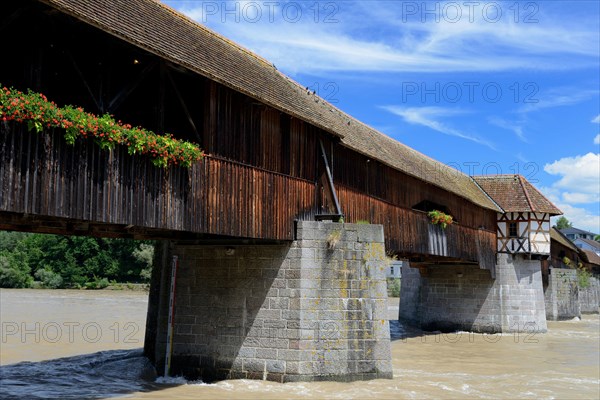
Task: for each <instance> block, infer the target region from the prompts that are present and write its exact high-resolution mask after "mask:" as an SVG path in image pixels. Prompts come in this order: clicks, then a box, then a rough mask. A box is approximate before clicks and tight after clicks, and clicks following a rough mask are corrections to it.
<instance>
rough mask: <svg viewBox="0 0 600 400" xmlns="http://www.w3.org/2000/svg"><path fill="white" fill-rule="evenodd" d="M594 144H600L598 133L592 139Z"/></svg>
mask: <svg viewBox="0 0 600 400" xmlns="http://www.w3.org/2000/svg"><path fill="white" fill-rule="evenodd" d="M594 144H600V133H599V134H597V135H596V137H595V138H594Z"/></svg>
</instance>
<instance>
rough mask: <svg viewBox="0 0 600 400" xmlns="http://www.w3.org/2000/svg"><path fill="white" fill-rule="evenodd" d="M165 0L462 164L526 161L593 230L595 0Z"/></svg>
mask: <svg viewBox="0 0 600 400" xmlns="http://www.w3.org/2000/svg"><path fill="white" fill-rule="evenodd" d="M163 2H164V3H165V4H167V5H169V6H171V7H173V8H175V9H177V10H178V11H180V12H182V13H184V14H186V15H187V16H189V17H190V18H192V19H194V20H195V21H197V22H198V23H200V24H203V25H205V26H207V27H209V28H211V29H213V30H214V31H216V32H218V33H220V34H222V35H224V36H225V37H227V38H229V39H231V40H233V41H235V42H237V43H238V44H240V45H242V46H244V47H246V48H247V49H249V50H251V51H253V52H255V53H257V54H258V55H260V56H262V57H264V58H266V59H267V60H269V61H270V62H272V63H273V64H274V65H275V66H276V67H277V69H278V70H280V71H281V72H283V73H284V74H286V75H288V76H289V77H291V78H292V79H294V80H296V81H297V82H299V83H300V84H301V85H302V86H308V87H309V88H311V89H312V90H315V91H316V93H317V94H319V95H320V96H321V97H323V98H324V99H325V100H328V101H329V102H331V103H332V104H334V105H335V106H337V107H339V108H340V109H341V110H343V111H344V112H346V113H348V114H350V115H352V116H353V117H355V118H357V119H359V120H361V121H362V122H364V123H366V124H367V125H370V126H372V127H373V128H375V129H377V130H379V131H380V132H382V133H384V134H386V135H388V136H390V137H392V138H394V139H396V140H398V141H400V142H402V143H404V144H406V145H408V146H410V147H412V148H414V149H416V150H418V151H420V152H422V153H424V154H426V155H428V156H430V157H433V158H435V159H437V160H439V161H441V162H443V163H445V164H448V165H450V166H452V167H454V168H457V169H459V170H461V171H462V172H464V173H466V174H469V175H481V174H497V173H502V174H514V173H518V174H521V175H523V176H524V177H525V178H526V179H528V180H529V181H530V182H532V183H533V184H534V185H535V186H536V187H538V188H539V189H540V190H541V191H542V193H544V194H545V195H546V196H547V197H548V198H549V199H550V200H552V201H553V202H554V204H555V205H556V206H557V207H558V208H560V209H561V210H562V211H563V213H564V215H565V216H566V217H567V218H568V219H569V220H570V221H571V222H573V224H574V226H576V227H578V228H581V229H585V230H590V231H592V232H595V233H600V22H599V21H600V2H599V1H598V0H569V1H555V0H540V1H515V0H512V1H495V2H487V1H470V0H467V1H399V0H387V1H379V0H361V1H353V0H342V1H313V0H309V1H277V0H273V1H270V0H265V1H173V0H163Z"/></svg>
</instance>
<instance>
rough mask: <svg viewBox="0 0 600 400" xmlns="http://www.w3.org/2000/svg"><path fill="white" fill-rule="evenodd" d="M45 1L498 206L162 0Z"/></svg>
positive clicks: (458, 176) (363, 149) (459, 177)
mask: <svg viewBox="0 0 600 400" xmlns="http://www.w3.org/2000/svg"><path fill="white" fill-rule="evenodd" d="M38 1H42V2H44V3H47V4H49V5H51V6H52V7H54V8H56V9H58V10H60V11H62V12H64V13H66V14H68V15H71V16H73V17H75V18H77V19H79V20H81V21H83V22H85V23H87V24H89V25H92V26H95V27H97V28H98V29H101V30H102V31H105V32H107V33H109V34H111V35H114V36H116V37H118V38H120V39H122V40H125V41H127V42H129V43H131V44H133V45H135V46H137V47H140V48H143V49H145V50H146V51H148V52H150V53H153V54H155V55H157V56H159V57H162V58H163V59H165V60H168V61H170V62H172V63H174V64H177V65H180V66H183V67H185V68H187V69H189V70H191V71H193V72H195V73H197V74H199V75H202V76H204V77H207V78H209V79H212V80H214V81H216V82H219V83H221V84H223V85H225V86H227V87H230V88H232V89H234V90H236V91H238V92H241V93H244V94H246V95H248V96H250V97H252V98H255V99H257V100H259V101H261V102H263V103H265V104H267V105H269V106H271V107H273V108H275V109H278V110H280V111H283V112H285V113H287V114H289V115H291V116H293V117H296V118H298V119H301V120H303V121H306V122H308V123H310V124H312V125H314V126H316V127H319V128H321V129H323V130H324V131H326V132H329V133H330V134H332V135H335V136H337V137H340V138H341V140H342V144H344V145H345V146H346V147H349V148H351V149H353V150H355V151H357V152H359V153H362V154H364V155H366V156H368V157H369V158H372V159H374V160H378V161H380V162H382V163H383V164H386V165H388V166H390V167H392V168H394V169H397V170H399V171H402V172H404V173H406V174H408V175H411V176H414V177H416V178H419V179H421V180H423V181H425V182H428V183H430V184H433V185H436V186H438V187H441V188H443V189H445V190H447V191H449V192H452V193H454V194H456V195H458V196H461V197H463V198H465V199H467V200H469V201H471V202H473V203H475V204H477V205H479V206H481V207H485V208H488V209H493V210H496V211H498V207H497V206H496V205H495V204H494V203H493V202H492V201H491V200H490V199H489V198H488V197H487V196H486V195H485V193H483V192H482V191H481V190H480V189H479V188H478V187H477V185H476V184H475V183H474V182H473V181H472V180H471V179H470V178H469V176H467V175H465V174H463V173H460V172H458V171H457V170H455V169H454V168H451V167H449V166H447V165H445V164H442V163H440V162H438V161H435V160H433V159H431V158H429V157H427V156H425V155H423V154H421V153H419V152H417V151H416V150H413V149H411V148H409V147H407V146H405V145H403V144H401V143H399V142H397V141H396V140H394V139H392V138H390V137H388V136H385V135H383V134H382V133H380V132H378V131H376V130H375V129H373V128H371V127H369V126H367V125H365V124H363V123H361V122H359V121H357V120H356V119H354V118H352V117H351V116H349V115H347V114H345V113H344V112H342V111H340V110H339V109H337V108H336V107H334V106H332V105H331V104H329V103H328V102H326V101H325V100H323V99H322V98H320V97H319V96H316V95H314V94H312V93H311V92H309V91H307V90H306V89H305V88H304V87H302V86H300V85H299V84H298V83H296V82H294V81H293V80H291V79H290V78H288V77H286V76H285V75H283V74H282V73H280V72H279V71H277V69H276V68H275V66H274V65H273V64H272V63H270V62H268V61H266V60H265V59H263V58H261V57H259V56H257V55H256V54H253V53H252V52H250V51H248V50H246V49H244V48H242V47H241V46H239V45H238V44H236V43H234V42H232V41H230V40H228V39H226V38H224V37H223V36H221V35H219V34H217V33H215V32H213V31H211V30H210V29H208V28H206V27H205V26H202V25H200V24H198V23H196V22H195V21H193V20H191V19H189V18H188V17H186V16H184V15H183V14H181V13H179V12H177V11H175V10H173V9H171V8H169V7H167V6H165V5H163V4H160V3H158V2H157V1H154V0H38Z"/></svg>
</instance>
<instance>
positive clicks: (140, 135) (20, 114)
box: [0, 85, 204, 168]
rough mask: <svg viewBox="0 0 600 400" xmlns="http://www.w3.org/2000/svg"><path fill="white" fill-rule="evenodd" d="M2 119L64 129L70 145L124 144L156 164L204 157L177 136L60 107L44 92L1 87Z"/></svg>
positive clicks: (186, 164) (187, 163)
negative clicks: (81, 141)
mask: <svg viewBox="0 0 600 400" xmlns="http://www.w3.org/2000/svg"><path fill="white" fill-rule="evenodd" d="M0 86H2V85H0ZM0 120H2V121H16V122H26V123H27V127H28V129H29V130H30V131H31V130H35V131H36V132H38V133H40V132H41V131H42V130H43V129H44V128H62V129H64V132H65V134H64V137H65V140H66V141H67V143H68V144H70V145H73V144H75V140H76V139H77V138H83V139H93V140H94V141H95V142H96V143H97V144H98V145H99V146H100V147H101V148H102V149H112V148H114V146H115V145H123V146H126V147H127V152H128V153H129V154H144V155H148V156H150V157H151V158H152V163H153V164H154V165H156V166H157V167H164V168H166V167H167V166H169V165H181V166H184V167H188V168H189V167H190V166H191V165H192V163H194V162H195V161H199V160H200V159H202V157H203V156H204V153H203V152H202V150H200V148H199V147H198V146H197V145H195V144H193V143H190V142H186V141H184V140H178V139H175V138H174V137H173V136H172V135H170V134H164V135H158V134H156V133H154V132H152V131H149V130H146V129H143V128H139V127H132V126H131V125H128V124H123V123H122V122H121V121H118V122H117V121H115V120H114V118H113V117H112V116H111V115H109V114H105V115H103V116H101V117H98V116H96V115H94V114H90V113H87V112H85V111H84V110H83V109H82V108H79V107H78V108H75V107H73V106H65V107H59V106H57V105H56V104H55V103H54V102H52V101H48V99H47V98H46V96H44V95H43V94H41V93H35V92H32V91H31V90H28V91H27V93H23V92H20V91H18V90H15V89H13V88H7V87H2V89H1V90H0Z"/></svg>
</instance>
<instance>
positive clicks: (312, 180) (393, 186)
mask: <svg viewBox="0 0 600 400" xmlns="http://www.w3.org/2000/svg"><path fill="white" fill-rule="evenodd" d="M0 7H1V9H0V15H2V22H1V24H0V32H2V34H3V35H4V37H7V38H10V40H6V43H5V44H4V54H10V59H11V62H10V63H7V62H4V63H2V64H1V65H0V83H1V84H2V85H4V86H6V87H14V88H15V89H18V90H21V91H25V90H27V89H31V90H33V91H36V92H39V93H43V94H45V95H46V96H47V97H48V99H50V100H53V101H55V102H56V103H57V104H59V105H65V104H72V105H74V106H78V107H82V108H83V109H84V110H85V111H88V112H91V113H95V114H98V115H102V114H105V113H110V114H112V115H114V116H115V118H116V119H118V120H121V121H123V122H125V123H128V124H131V125H134V126H138V125H139V126H141V127H143V128H146V129H150V130H153V131H155V132H158V133H162V132H169V133H171V134H173V135H174V136H175V137H177V138H181V139H186V140H190V141H193V142H195V143H197V144H199V145H200V147H201V148H202V149H203V150H204V151H205V153H206V157H205V158H204V159H203V160H202V161H200V162H197V163H195V164H194V165H193V166H192V167H191V168H189V169H186V168H179V167H172V168H169V169H167V170H164V169H160V168H154V167H153V166H152V165H151V164H150V162H149V161H148V160H147V159H144V157H140V156H134V157H131V156H129V155H128V154H127V151H126V149H125V148H123V147H122V146H117V147H116V148H115V149H114V150H113V151H112V152H106V151H101V150H100V149H99V148H98V147H97V146H96V145H94V144H93V143H91V142H93V141H92V140H78V141H77V142H76V143H75V145H74V146H69V145H67V144H66V143H65V142H64V140H63V139H62V135H61V132H55V131H54V130H44V132H43V133H42V134H36V133H30V132H28V130H27V125H26V124H25V123H16V122H10V123H3V124H2V136H1V140H2V142H1V146H2V147H1V148H2V153H1V154H2V160H1V161H2V162H1V164H0V177H1V179H2V180H1V189H2V190H1V191H0V211H1V212H2V213H3V218H2V220H1V222H0V228H3V229H25V230H30V231H40V232H53V233H74V234H94V235H114V236H127V237H138V238H170V237H190V235H196V236H198V237H205V236H206V235H218V236H220V237H223V238H225V237H229V238H231V237H236V238H247V239H268V240H292V239H293V238H294V221H297V220H314V219H315V217H319V216H320V215H321V216H322V217H323V218H328V217H329V218H332V219H334V220H335V219H337V218H338V217H339V216H341V215H343V217H344V220H345V221H346V222H356V221H367V222H369V223H373V224H383V225H384V230H385V238H386V247H387V249H388V251H390V252H393V253H397V254H401V255H404V256H411V257H420V258H421V259H422V260H428V259H429V258H430V257H429V256H439V255H443V256H445V258H444V259H440V260H448V261H452V260H453V259H455V260H459V259H460V260H463V261H471V262H480V261H481V262H483V263H484V264H487V265H489V264H490V263H492V264H493V262H494V259H493V253H494V247H495V230H496V228H495V220H496V211H498V208H497V207H496V206H495V205H494V203H493V202H492V201H490V200H489V199H488V198H487V197H486V195H485V194H484V193H483V192H482V191H481V190H479V188H478V187H477V185H476V184H475V183H474V182H473V181H472V180H471V179H470V178H469V177H468V176H466V175H463V174H461V173H458V172H457V171H455V170H454V169H452V168H450V167H448V166H446V165H444V164H441V163H439V162H437V161H435V160H432V159H430V158H428V157H426V156H424V155H422V154H420V153H418V152H416V151H415V150H412V149H410V148H408V147H406V146H404V145H402V144H401V143H398V142H397V141H395V140H393V139H391V138H389V137H387V136H385V135H383V134H381V133H379V132H377V131H375V130H373V129H372V128H370V127H368V126H366V125H364V124H362V123H361V122H359V121H357V120H355V119H353V118H352V117H350V116H349V115H346V114H344V113H343V112H342V111H340V110H339V109H337V108H335V107H334V106H332V105H331V104H329V103H327V102H326V101H324V100H323V99H321V98H319V97H318V96H316V95H314V94H313V93H312V92H310V91H307V90H306V89H305V88H303V87H301V86H300V85H298V84H297V83H296V82H293V81H292V80H290V79H289V78H287V77H286V76H284V75H282V74H281V73H280V72H279V71H277V69H276V68H275V66H273V65H272V64H271V63H269V62H267V61H266V60H263V59H261V58H260V57H258V56H256V55H254V54H252V53H250V52H249V51H247V50H245V49H243V48H241V47H240V46H238V45H236V44H234V43H232V42H230V41H228V40H227V39H225V38H223V37H221V36H219V35H217V34H215V33H213V32H211V31H209V30H208V29H206V28H204V27H202V26H200V25H198V24H196V23H194V22H192V21H190V20H189V19H187V18H186V17H184V16H182V15H180V14H177V13H175V12H174V11H172V10H170V9H168V8H167V7H165V6H163V5H161V4H159V3H156V2H153V1H146V0H137V1H129V0H128V1H31V0H26V1H19V2H16V3H15V2H6V4H2V5H1V6H0ZM56 130H60V129H56ZM336 195H337V199H336ZM434 208H437V209H440V210H444V211H446V212H448V213H450V214H451V215H452V216H453V217H454V220H455V224H454V225H452V226H451V227H449V228H448V229H447V230H446V231H445V232H444V236H445V237H444V238H438V237H436V236H438V234H437V233H434V232H432V231H431V229H430V228H429V227H430V224H429V221H428V218H427V216H426V213H425V212H426V211H431V210H432V209H434ZM211 237H212V236H211ZM438 239H439V240H440V243H441V240H442V239H443V245H442V246H437V245H435V243H433V242H432V241H436V240H438Z"/></svg>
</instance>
